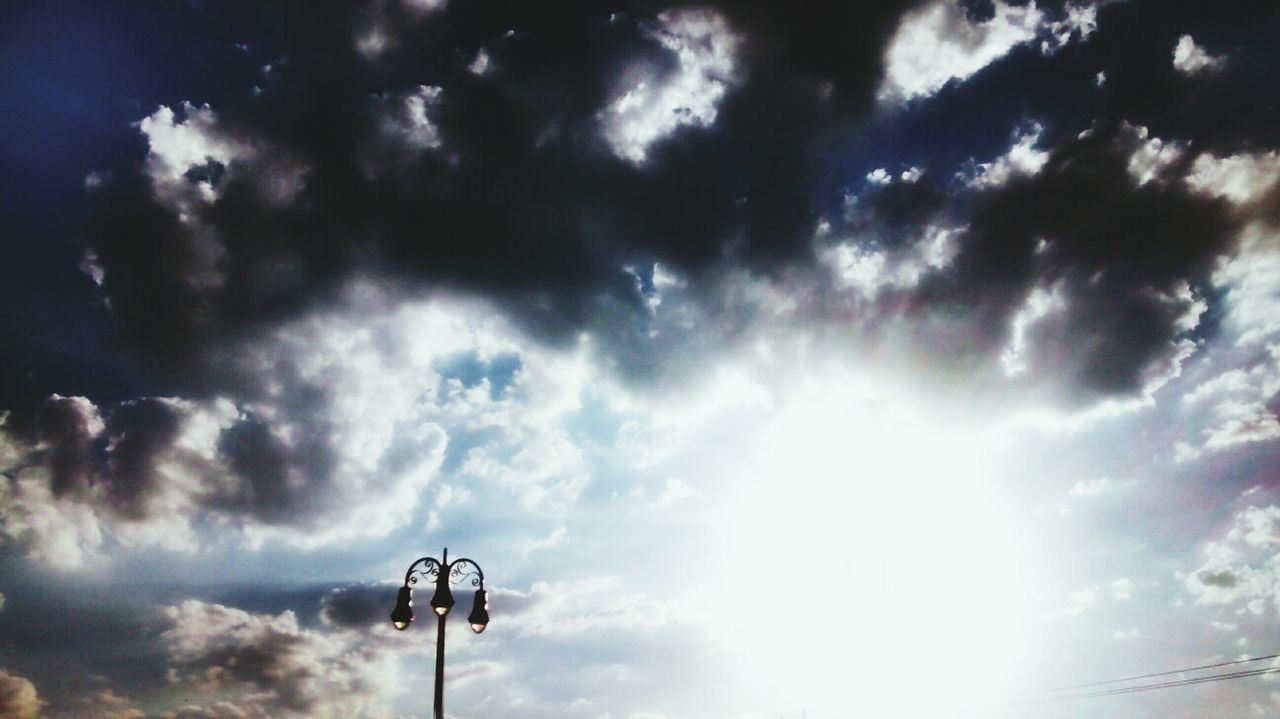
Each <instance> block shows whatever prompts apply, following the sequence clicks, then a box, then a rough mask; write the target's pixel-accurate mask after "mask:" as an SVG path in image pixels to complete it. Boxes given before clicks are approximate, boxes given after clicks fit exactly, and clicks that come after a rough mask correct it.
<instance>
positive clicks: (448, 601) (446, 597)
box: [431, 569, 453, 617]
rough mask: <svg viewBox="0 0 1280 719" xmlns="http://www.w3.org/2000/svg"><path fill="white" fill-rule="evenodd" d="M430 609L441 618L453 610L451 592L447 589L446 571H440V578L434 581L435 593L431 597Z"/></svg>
mask: <svg viewBox="0 0 1280 719" xmlns="http://www.w3.org/2000/svg"><path fill="white" fill-rule="evenodd" d="M431 608H432V609H433V610H435V613H436V614H438V615H439V616H442V617H443V616H444V615H446V614H448V613H449V610H450V609H453V592H452V591H451V590H450V589H449V574H448V570H447V569H441V570H440V578H439V579H438V580H436V593H435V594H433V595H432V596H431Z"/></svg>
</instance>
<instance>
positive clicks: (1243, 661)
mask: <svg viewBox="0 0 1280 719" xmlns="http://www.w3.org/2000/svg"><path fill="white" fill-rule="evenodd" d="M1277 657H1280V654H1268V655H1266V656H1265V657H1253V658H1252V659H1236V660H1235V661H1230V662H1218V663H1217V664H1201V665H1200V666H1198V667H1187V668H1186V669H1174V670H1172V671H1167V672H1156V673H1154V674H1142V675H1139V676H1136V677H1124V678H1123V679H1108V680H1106V681H1102V682H1086V683H1084V684H1072V685H1071V686H1065V687H1053V688H1051V689H1033V690H1031V691H1028V692H1025V693H1026V694H1049V693H1052V692H1065V691H1068V690H1071V689H1087V688H1089V687H1100V686H1104V685H1106V684H1122V683H1124V682H1136V681H1138V680H1139V679H1154V678H1155V677H1167V676H1169V675H1171V674H1186V673H1187V672H1197V671H1200V670H1202V669H1217V668H1219V667H1229V666H1232V665H1235V664H1249V663H1252V662H1261V661H1265V660H1267V659H1276V658H1277Z"/></svg>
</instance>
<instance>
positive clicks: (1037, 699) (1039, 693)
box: [1010, 654, 1280, 705]
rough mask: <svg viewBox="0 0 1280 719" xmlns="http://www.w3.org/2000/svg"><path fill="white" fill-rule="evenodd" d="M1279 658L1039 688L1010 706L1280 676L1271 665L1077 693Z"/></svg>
mask: <svg viewBox="0 0 1280 719" xmlns="http://www.w3.org/2000/svg"><path fill="white" fill-rule="evenodd" d="M1276 658H1280V654H1269V655H1266V656H1260V657H1251V658H1248V659H1237V660H1234V661H1229V662H1217V663H1214V664H1202V665H1200V666H1196V667H1187V668H1185V669H1175V670H1172V671H1167V672H1155V673H1152V674H1142V675H1138V676H1132V677H1125V678H1122V679H1108V680H1105V681H1098V682H1088V683H1085V684H1074V685H1071V686H1065V687H1058V688H1055V689H1039V690H1035V691H1031V692H1025V693H1023V694H1022V696H1021V698H1020V699H1015V700H1013V701H1012V702H1010V704H1014V705H1026V704H1043V703H1051V702H1064V701H1074V700H1078V699H1090V698H1094V697H1105V696H1118V695H1121V694H1133V693H1137V692H1146V691H1154V690H1157V689H1171V688H1174V687H1182V686H1189V685H1192V684H1206V683H1210V682H1220V681H1226V680H1229V679H1245V678H1248V677H1257V676H1263V675H1267V674H1276V673H1280V666H1269V667H1263V668H1259V669H1245V670H1242V671H1233V672H1226V673H1224V674H1211V675H1208V676H1200V677H1184V678H1181V679H1173V680H1168V681H1162V682H1154V683H1148V684H1137V685H1134V686H1127V687H1126V686H1116V687H1111V688H1108V689H1094V690H1092V691H1084V692H1081V691H1074V690H1079V689H1091V688H1093V687H1104V686H1108V685H1113V684H1122V683H1125V682H1134V681H1140V680H1143V679H1154V678H1158V677H1164V676H1171V675H1174V674H1186V673H1189V672H1196V671H1203V670H1205V669H1216V668H1221V667H1227V666H1234V665H1239V664H1248V663H1251V662H1260V661H1265V660H1267V659H1276ZM1057 692H1072V693H1066V694H1062V693H1057Z"/></svg>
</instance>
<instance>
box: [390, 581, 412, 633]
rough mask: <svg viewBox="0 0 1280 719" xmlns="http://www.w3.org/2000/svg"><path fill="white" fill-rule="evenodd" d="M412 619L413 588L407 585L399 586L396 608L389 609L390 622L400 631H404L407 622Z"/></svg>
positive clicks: (407, 624)
mask: <svg viewBox="0 0 1280 719" xmlns="http://www.w3.org/2000/svg"><path fill="white" fill-rule="evenodd" d="M412 621H413V590H412V589H410V588H408V587H400V594H399V596H398V597H396V608H395V609H393V610H391V624H392V625H393V626H394V627H395V628H396V629H399V630H400V631H404V630H405V629H406V628H407V627H408V626H409V622H412Z"/></svg>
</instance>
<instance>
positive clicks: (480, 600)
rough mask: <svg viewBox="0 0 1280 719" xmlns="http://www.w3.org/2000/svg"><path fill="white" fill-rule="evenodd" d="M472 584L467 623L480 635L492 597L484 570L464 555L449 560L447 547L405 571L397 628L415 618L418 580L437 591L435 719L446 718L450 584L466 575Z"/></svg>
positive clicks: (434, 599) (396, 613)
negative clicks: (446, 620) (446, 630)
mask: <svg viewBox="0 0 1280 719" xmlns="http://www.w3.org/2000/svg"><path fill="white" fill-rule="evenodd" d="M468 577H469V578H470V580H471V586H473V587H476V593H475V598H474V599H473V600H472V605H471V614H470V615H468V616H467V622H468V623H470V624H471V631H473V632H475V633H476V634H479V633H480V632H483V631H484V629H485V627H486V626H488V625H489V599H488V594H487V593H486V592H485V591H484V572H483V571H482V570H481V569H480V565H479V564H476V563H475V562H473V561H472V560H470V559H467V558H466V557H463V558H461V559H455V560H453V561H452V562H450V561H449V550H448V548H446V549H445V550H444V552H443V553H442V554H441V555H440V559H436V558H435V557H423V558H421V559H419V560H417V561H415V562H414V563H413V564H410V565H409V571H407V572H405V573H404V586H403V587H400V594H399V596H398V597H397V598H396V608H395V609H394V610H392V612H391V623H392V624H393V625H394V626H395V628H396V629H399V630H401V631H404V630H405V629H408V628H409V622H412V621H413V588H414V587H415V586H416V585H417V584H418V582H419V581H422V582H424V583H425V582H427V581H431V582H434V583H435V586H436V590H435V593H434V594H432V595H431V610H432V611H434V612H435V613H436V692H435V694H436V696H435V714H434V716H435V719H444V618H445V617H446V616H448V615H449V610H450V609H452V608H453V591H452V590H451V589H450V588H449V585H450V584H452V583H456V582H462V581H464V580H466V579H467V578H468Z"/></svg>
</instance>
